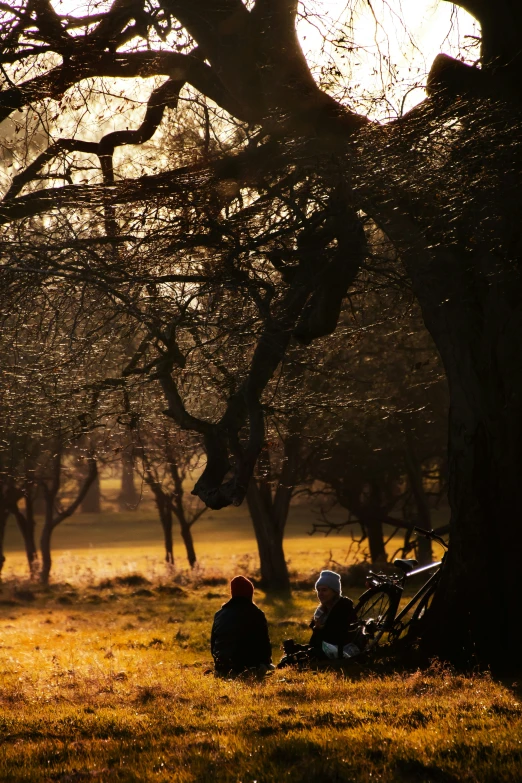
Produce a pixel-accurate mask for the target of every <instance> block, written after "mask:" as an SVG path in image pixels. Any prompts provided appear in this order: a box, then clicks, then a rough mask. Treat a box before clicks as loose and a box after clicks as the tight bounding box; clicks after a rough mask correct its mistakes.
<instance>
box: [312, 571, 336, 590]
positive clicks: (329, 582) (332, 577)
mask: <svg viewBox="0 0 522 783" xmlns="http://www.w3.org/2000/svg"><path fill="white" fill-rule="evenodd" d="M318 587H329V588H330V590H333V591H334V593H339V595H341V577H340V576H339V574H336V573H335V571H321V573H320V574H319V579H318V580H317V582H316V583H315V589H316V590H317V588H318Z"/></svg>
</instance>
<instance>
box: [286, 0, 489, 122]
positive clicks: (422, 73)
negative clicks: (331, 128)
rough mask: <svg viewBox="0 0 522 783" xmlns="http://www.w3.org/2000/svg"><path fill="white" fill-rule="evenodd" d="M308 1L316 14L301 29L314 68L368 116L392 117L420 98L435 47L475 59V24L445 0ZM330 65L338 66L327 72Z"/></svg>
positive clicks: (334, 90) (330, 86)
mask: <svg viewBox="0 0 522 783" xmlns="http://www.w3.org/2000/svg"><path fill="white" fill-rule="evenodd" d="M306 7H307V8H308V9H309V10H310V11H312V13H313V16H312V17H311V18H310V20H309V21H306V20H302V21H301V22H300V24H299V27H298V32H299V36H300V40H301V44H302V46H303V49H304V51H305V52H306V54H307V58H308V61H309V62H310V63H313V64H314V66H313V67H314V73H315V74H316V76H317V78H318V79H319V81H321V82H322V83H324V84H325V87H327V88H328V89H329V91H330V92H332V93H333V94H334V95H335V97H337V98H338V99H340V100H342V101H343V102H347V103H348V104H349V105H351V106H352V108H354V109H356V110H358V111H361V112H363V113H367V114H369V115H370V116H371V117H372V119H379V120H381V121H382V120H386V119H387V118H390V117H395V116H397V115H399V114H401V113H403V112H404V111H407V110H408V109H411V108H412V107H413V106H414V105H415V104H417V103H419V102H420V101H422V100H423V99H424V97H425V91H424V89H423V87H422V85H424V84H425V82H426V75H427V73H428V71H429V69H430V67H431V64H432V62H433V60H434V58H435V57H436V55H437V54H439V53H440V52H444V53H446V54H449V55H451V56H453V57H459V58H461V59H463V60H465V61H467V62H474V61H475V60H476V59H477V58H478V48H477V40H476V38H477V36H478V35H479V33H480V30H479V27H478V25H477V24H476V22H475V21H474V19H473V18H472V17H471V16H470V15H469V14H467V13H466V12H465V11H463V10H462V9H459V8H457V7H456V6H454V5H453V4H452V3H449V2H443V0H372V2H371V3H370V2H369V0H348V2H347V0H307V2H306ZM323 36H326V38H327V39H328V42H327V43H326V44H324V43H323ZM329 64H330V65H333V66H334V67H335V68H336V69H337V71H338V72H337V73H334V74H333V76H332V77H331V78H329V77H328V74H327V68H328V65H329Z"/></svg>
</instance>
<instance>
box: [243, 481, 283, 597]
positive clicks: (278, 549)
mask: <svg viewBox="0 0 522 783" xmlns="http://www.w3.org/2000/svg"><path fill="white" fill-rule="evenodd" d="M246 498H247V504H248V509H249V511H250V516H251V518H252V523H253V525H254V533H255V536H256V541H257V548H258V552H259V562H260V566H261V585H262V587H263V588H264V589H265V590H271V591H275V592H280V593H283V594H289V593H290V576H289V574H288V567H287V565H286V559H285V553H284V549H283V535H284V528H281V526H280V525H279V524H278V523H277V520H276V519H274V515H273V514H272V513H270V509H267V508H266V504H265V503H263V500H262V497H261V492H260V490H259V487H258V485H257V483H256V481H255V479H253V478H252V479H251V481H250V484H249V486H248V490H247V495H246Z"/></svg>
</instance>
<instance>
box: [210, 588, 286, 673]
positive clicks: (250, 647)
mask: <svg viewBox="0 0 522 783" xmlns="http://www.w3.org/2000/svg"><path fill="white" fill-rule="evenodd" d="M210 649H211V651H212V656H213V658H214V662H215V664H216V669H217V670H218V671H234V672H241V671H244V670H245V669H250V668H251V667H254V666H259V665H260V664H262V663H264V664H265V665H267V666H268V665H269V664H270V663H272V646H271V644H270V637H269V635H268V625H267V622H266V617H265V615H264V613H263V612H262V611H261V609H259V607H258V606H256V605H255V604H254V603H253V602H252V600H251V599H250V598H243V597H237V598H231V599H230V601H228V602H227V603H226V604H223V606H222V607H221V609H220V610H219V612H216V614H215V615H214V624H213V626H212V634H211V637H210Z"/></svg>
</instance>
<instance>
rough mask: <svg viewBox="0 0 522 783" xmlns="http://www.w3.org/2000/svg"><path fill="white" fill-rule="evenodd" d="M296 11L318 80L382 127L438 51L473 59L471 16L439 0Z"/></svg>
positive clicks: (349, 0)
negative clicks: (381, 122)
mask: <svg viewBox="0 0 522 783" xmlns="http://www.w3.org/2000/svg"><path fill="white" fill-rule="evenodd" d="M110 4H111V3H110V0H53V5H54V6H55V8H56V9H57V10H58V12H59V13H62V14H63V13H69V14H74V15H81V14H83V13H85V10H86V8H90V10H91V12H99V11H102V10H105V8H107V7H108V6H110ZM300 12H301V14H300V15H301V20H300V22H299V25H298V33H299V37H300V40H301V43H302V46H303V49H304V51H305V53H306V55H307V59H308V61H309V62H310V63H311V65H312V68H313V71H314V74H315V75H316V78H317V79H318V81H320V82H321V84H322V86H323V87H324V88H325V89H327V90H328V91H329V92H331V93H332V94H334V95H335V97H336V98H338V99H340V100H342V101H343V102H345V103H348V104H350V105H351V108H353V109H355V110H357V111H362V112H365V113H367V114H369V115H370V116H371V118H372V119H378V120H384V121H385V120H386V119H388V118H393V117H395V116H397V115H398V114H401V113H402V112H403V111H407V110H408V109H410V108H412V106H414V105H415V104H416V103H418V102H420V101H421V100H423V98H424V97H425V96H424V92H423V89H422V85H423V84H424V83H425V80H426V74H427V72H428V71H429V68H430V65H431V63H432V62H433V59H434V58H435V56H436V55H437V54H438V53H439V52H445V53H447V54H450V55H453V56H460V57H462V58H463V59H466V60H467V61H471V62H472V61H473V60H474V59H477V57H478V54H477V49H476V47H475V49H474V51H466V46H469V44H470V42H471V39H470V38H469V37H468V36H477V35H478V28H477V26H476V25H475V24H474V22H473V19H472V17H471V16H469V15H468V14H467V13H466V12H465V11H463V10H462V9H457V8H456V7H455V6H454V5H453V4H452V3H451V2H445V1H444V0H302V4H301V7H300ZM305 14H306V15H307V16H308V21H307V20H305V19H303V18H302V17H303V16H304V15H305ZM325 34H326V36H327V38H328V39H329V41H328V42H327V43H326V44H325V42H324V35H325ZM332 69H333V70H332Z"/></svg>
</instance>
